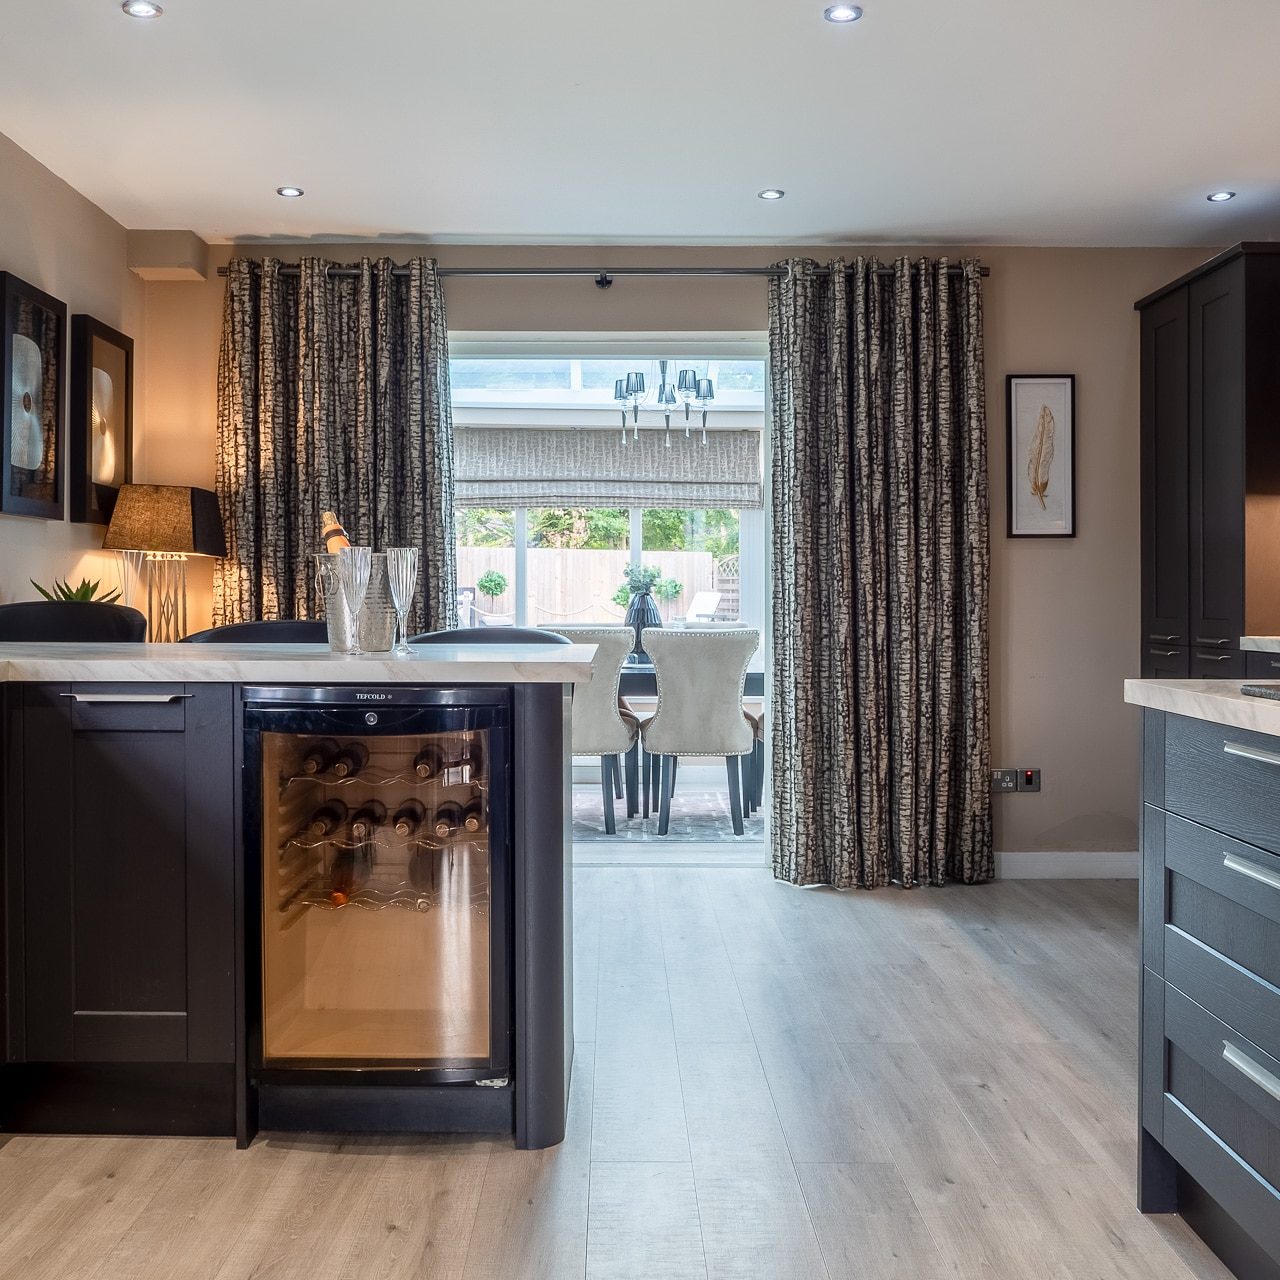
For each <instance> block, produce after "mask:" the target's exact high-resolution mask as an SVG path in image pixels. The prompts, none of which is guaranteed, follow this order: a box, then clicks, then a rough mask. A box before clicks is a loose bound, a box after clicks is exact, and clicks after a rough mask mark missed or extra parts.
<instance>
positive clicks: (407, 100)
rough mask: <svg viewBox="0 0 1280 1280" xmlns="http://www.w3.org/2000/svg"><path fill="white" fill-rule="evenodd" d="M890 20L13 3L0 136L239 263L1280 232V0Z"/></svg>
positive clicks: (128, 216) (870, 0)
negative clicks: (350, 256) (244, 259)
mask: <svg viewBox="0 0 1280 1280" xmlns="http://www.w3.org/2000/svg"><path fill="white" fill-rule="evenodd" d="M863 3H864V8H865V10H866V16H865V17H864V19H863V20H862V21H861V22H858V23H855V24H853V25H851V26H846V27H837V26H833V25H831V24H829V23H826V22H824V21H823V20H822V9H823V4H824V0H646V2H645V3H637V2H634V0H633V2H632V3H616V2H615V3H607V2H605V0H527V2H525V3H520V2H519V0H498V2H494V0H487V2H486V0H452V2H450V0H381V2H380V3H379V2H378V0H372V2H370V3H361V2H360V0H164V4H165V9H166V12H165V15H164V17H162V18H160V19H159V20H156V21H151V22H141V21H137V20H134V19H129V18H126V17H125V16H124V15H123V14H122V13H121V11H120V6H119V2H118V0H39V3H36V2H35V0H0V16H2V17H3V25H4V32H5V34H4V47H5V55H6V56H5V59H4V61H5V66H6V72H5V74H4V75H3V76H0V131H2V132H4V133H7V134H8V135H9V136H10V137H12V138H13V139H14V141H15V142H17V143H18V144H19V145H20V146H22V147H24V148H25V149H26V150H28V151H29V152H31V153H32V154H33V155H34V156H35V157H36V158H37V159H39V160H41V161H42V162H43V163H44V164H46V165H48V167H49V168H51V169H52V170H53V171H54V172H55V173H57V174H59V175H60V176H61V177H63V178H65V179H66V180H67V181H68V182H70V183H71V184H72V186H74V187H76V188H78V189H79V190H80V191H82V192H84V194H86V195H87V196H89V197H90V198H91V199H92V200H94V201H95V202H96V203H98V204H99V205H101V206H102V207H103V208H104V209H106V210H107V211H108V212H109V213H110V214H112V215H113V216H114V217H115V218H117V219H118V220H119V221H120V222H122V223H123V224H124V225H125V226H128V227H134V228H172V227H181V228H191V229H193V230H195V231H197V232H199V233H200V234H201V235H203V236H205V237H206V238H208V239H211V240H229V239H238V238H248V237H257V236H262V237H273V238H302V237H310V236H322V237H329V238H338V239H352V238H357V237H375V236H377V237H383V238H386V239H388V240H394V241H403V240H406V239H417V238H430V239H432V240H436V241H440V242H450V241H454V242H475V243H496V242H509V243H521V242H528V243H556V242H581V243H618V242H622V243H628V242H630V243H646V244H657V243H663V242H669V243H677V242H678V243H713V244H719V243H778V242H781V241H798V240H803V241H814V242H822V241H828V242H854V243H859V242H861V243H872V242H877V241H880V242H894V243H902V242H905V241H916V242H927V243H938V242H947V241H950V242H958V243H976V244H980V243H988V244H991V243H996V244H1055V245H1135V244H1140V245H1163V244H1167V245H1175V244H1198V245H1221V244H1226V243H1229V242H1231V241H1233V240H1238V239H1250V238H1252V239H1263V238H1270V237H1271V236H1273V235H1275V234H1276V232H1277V231H1280V158H1278V157H1280V149H1278V148H1277V138H1280V75H1278V74H1277V71H1276V66H1277V55H1280V4H1278V3H1276V0H1208V3H1206V2H1205V0H1077V2H1076V3H1074V4H1073V3H1065V2H1064V0H863ZM284 183H296V184H298V185H300V186H303V187H305V188H306V192H307V194H306V196H305V198H304V199H302V200H297V201H286V200H282V199H280V198H279V197H278V196H276V195H275V188H276V187H277V186H279V185H281V184H284ZM766 186H779V187H783V188H785V189H786V191H787V197H786V199H785V200H782V201H778V202H774V203H766V202H764V201H761V200H757V199H756V196H755V193H756V191H758V190H759V189H760V188H762V187H766ZM1223 187H1226V188H1230V189H1234V190H1236V191H1238V192H1239V193H1240V194H1239V197H1238V198H1237V199H1236V200H1234V201H1232V202H1230V203H1229V204H1225V205H1210V204H1208V203H1206V201H1205V198H1204V197H1205V193H1206V192H1208V191H1211V190H1215V189H1218V188H1223Z"/></svg>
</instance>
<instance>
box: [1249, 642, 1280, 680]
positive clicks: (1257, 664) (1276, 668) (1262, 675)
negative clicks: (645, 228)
mask: <svg viewBox="0 0 1280 1280" xmlns="http://www.w3.org/2000/svg"><path fill="white" fill-rule="evenodd" d="M1244 673H1245V675H1246V676H1247V677H1248V678H1249V679H1250V680H1280V653H1258V652H1257V651H1255V650H1253V649H1246V650H1245V653H1244Z"/></svg>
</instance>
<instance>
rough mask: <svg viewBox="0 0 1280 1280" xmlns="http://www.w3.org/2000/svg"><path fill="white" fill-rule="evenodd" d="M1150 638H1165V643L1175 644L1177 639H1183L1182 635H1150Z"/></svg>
mask: <svg viewBox="0 0 1280 1280" xmlns="http://www.w3.org/2000/svg"><path fill="white" fill-rule="evenodd" d="M1147 639H1148V640H1163V641H1164V643H1165V644H1173V643H1174V642H1175V641H1176V640H1181V639H1182V637H1181V636H1148V637H1147Z"/></svg>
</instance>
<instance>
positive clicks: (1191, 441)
mask: <svg viewBox="0 0 1280 1280" xmlns="http://www.w3.org/2000/svg"><path fill="white" fill-rule="evenodd" d="M1136 305H1137V307H1138V309H1139V311H1140V312H1141V316H1142V371H1141V386H1142V418H1141V427H1142V483H1141V494H1142V639H1141V643H1142V649H1141V653H1142V673H1143V675H1145V676H1156V675H1162V674H1169V673H1170V668H1171V667H1172V666H1173V665H1175V663H1174V661H1173V659H1172V658H1171V657H1170V656H1169V655H1168V654H1167V650H1169V649H1171V648H1177V649H1184V648H1185V649H1187V650H1189V653H1188V656H1187V659H1186V662H1187V666H1188V668H1189V670H1190V673H1191V674H1192V675H1194V676H1198V677H1208V676H1211V675H1217V676H1223V677H1227V676H1235V675H1237V674H1241V673H1242V669H1241V668H1242V663H1241V658H1240V653H1239V648H1240V637H1241V636H1242V635H1273V634H1280V556H1277V555H1276V552H1275V548H1276V547H1277V546H1280V432H1277V431H1276V430H1275V428H1274V421H1275V417H1276V414H1277V412H1280V361H1277V360H1276V359H1275V356H1274V353H1275V351H1276V350H1277V349H1278V344H1280V246H1277V245H1271V244H1243V245H1237V246H1236V247H1235V248H1233V249H1230V250H1228V251H1227V252H1225V253H1222V254H1219V255H1218V256H1217V257H1216V258H1214V259H1212V260H1211V261H1209V262H1207V263H1205V264H1204V266H1203V267H1201V268H1199V269H1197V270H1196V271H1193V272H1191V273H1189V274H1188V275H1186V276H1184V277H1182V278H1181V279H1179V280H1176V281H1174V282H1173V283H1172V284H1170V285H1169V286H1167V287H1166V288H1164V289H1161V290H1159V291H1158V292H1157V293H1154V294H1152V295H1150V296H1149V297H1147V298H1144V299H1142V300H1141V301H1140V302H1138V303H1137V304H1136ZM1238 669H1241V670H1238Z"/></svg>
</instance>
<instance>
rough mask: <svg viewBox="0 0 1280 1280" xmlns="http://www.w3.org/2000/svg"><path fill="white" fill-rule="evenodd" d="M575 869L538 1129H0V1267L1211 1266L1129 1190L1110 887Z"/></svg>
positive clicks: (39, 1277)
mask: <svg viewBox="0 0 1280 1280" xmlns="http://www.w3.org/2000/svg"><path fill="white" fill-rule="evenodd" d="M575 886H576V892H577V901H576V904H575V914H576V924H577V927H576V952H577V989H576V990H577V1015H576V1016H577V1036H578V1049H577V1058H576V1062H575V1070H574V1087H573V1097H572V1119H571V1124H570V1131H569V1137H568V1139H567V1140H566V1142H565V1143H564V1144H563V1146H561V1147H559V1148H557V1149H555V1150H552V1151H546V1152H519V1151H514V1150H512V1149H511V1148H510V1145H509V1143H506V1142H501V1141H494V1140H489V1139H480V1140H475V1139H468V1138H461V1139H441V1140H430V1139H418V1140H399V1139H386V1140H381V1139H375V1140H369V1139H334V1138H329V1137H311V1136H295V1137H283V1136H280V1137H273V1136H268V1137H265V1138H261V1139H259V1141H258V1142H257V1143H256V1144H255V1145H254V1147H253V1148H252V1149H251V1150H250V1151H247V1152H237V1151H235V1150H233V1149H232V1145H231V1143H230V1142H227V1141H204V1140H186V1139H136V1138H65V1137H13V1138H10V1139H9V1140H8V1141H7V1142H5V1143H4V1145H3V1146H2V1147H0V1276H3V1277H6V1278H7V1277H22V1280H73V1278H80V1277H86V1278H87V1277H95V1278H99V1280H126V1278H129V1277H164V1278H165V1280H175V1278H185V1277H192V1278H193V1280H194V1278H198V1280H245V1278H248V1277H257V1278H260V1280H266V1278H268V1277H270V1278H272V1280H286V1278H288V1280H293V1278H295V1277H296V1278H298V1280H326V1278H329V1277H334V1278H349V1280H373V1278H382V1280H391V1278H392V1277H397V1278H398V1277H432V1278H435V1277H440V1278H441V1280H443V1278H444V1277H463V1278H468V1277H471V1278H477V1280H479V1278H486V1280H487V1278H490V1277H492V1278H494V1280H511V1278H513V1277H525V1276H530V1277H533V1276H538V1277H548V1278H550V1280H568V1278H569V1277H582V1276H584V1275H585V1276H590V1277H620V1278H625V1280H658V1278H660V1277H685V1276H693V1277H712V1278H714V1277H742V1278H744V1280H745V1278H749V1277H761V1278H762V1280H790V1278H791V1277H797V1278H799V1277H832V1278H835V1277H859V1280H937V1278H938V1277H944V1276H946V1277H963V1278H966V1280H967V1278H969V1277H984V1278H986V1280H1042V1278H1043V1280H1067V1278H1068V1277H1070V1278H1071V1280H1080V1278H1084V1277H1089V1278H1091V1280H1092V1278H1104V1277H1105V1278H1107V1280H1113V1278H1122V1277H1123V1278H1130V1277H1132V1278H1134V1280H1146V1278H1148V1277H1149V1278H1150V1280H1184V1278H1185V1277H1189V1276H1197V1277H1203V1278H1206V1280H1207V1278H1214V1280H1218V1278H1221V1277H1225V1276H1226V1272H1225V1271H1224V1270H1223V1269H1222V1268H1221V1267H1219V1266H1218V1264H1217V1263H1216V1262H1215V1261H1214V1260H1213V1258H1212V1257H1211V1256H1210V1255H1209V1254H1208V1253H1207V1251H1206V1250H1205V1249H1204V1248H1203V1247H1202V1246H1201V1245H1200V1244H1199V1243H1198V1242H1197V1241H1196V1239H1195V1237H1194V1236H1192V1235H1191V1233H1190V1232H1189V1231H1188V1230H1187V1229H1186V1228H1185V1227H1184V1226H1183V1225H1182V1223H1181V1222H1180V1221H1179V1220H1178V1219H1176V1218H1161V1219H1152V1218H1143V1217H1142V1216H1141V1215H1139V1214H1138V1213H1137V1211H1136V1210H1135V1209H1134V1208H1133V1167H1134V1142H1135V1122H1134V1076H1135V1039H1134V1033H1135V1016H1134V1015H1135V1006H1136V975H1137V958H1136V950H1135V948H1136V927H1135V917H1136V910H1137V898H1136V888H1135V886H1134V885H1133V884H1131V883H1123V882H1088V881H1066V882H1052V881H1039V882H1007V883H1001V884H996V885H989V886H984V887H982V888H974V889H965V888H962V887H956V888H949V889H945V890H924V889H922V890H918V891H916V892H914V893H910V894H905V893H901V892H898V891H896V890H887V891H880V892H877V893H871V894H867V893H856V894H855V893H846V894H836V893H833V892H828V891H821V890H797V889H793V888H790V887H787V886H783V885H778V884H775V883H774V882H773V881H772V879H771V878H770V876H769V873H768V872H767V871H765V870H762V869H754V868H752V869H725V868H712V869H691V868H678V867H675V868H673V867H657V868H654V867H585V868H580V869H579V870H578V871H577V873H576V875H575Z"/></svg>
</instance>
